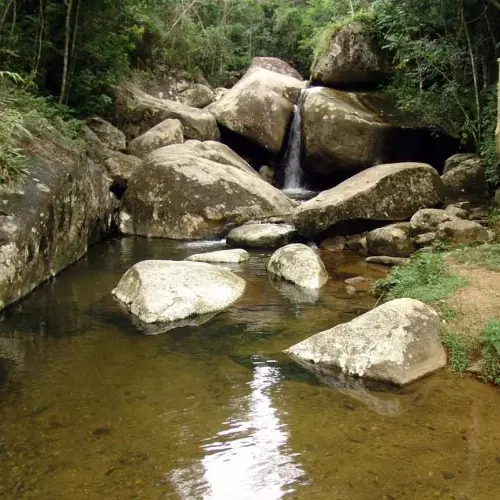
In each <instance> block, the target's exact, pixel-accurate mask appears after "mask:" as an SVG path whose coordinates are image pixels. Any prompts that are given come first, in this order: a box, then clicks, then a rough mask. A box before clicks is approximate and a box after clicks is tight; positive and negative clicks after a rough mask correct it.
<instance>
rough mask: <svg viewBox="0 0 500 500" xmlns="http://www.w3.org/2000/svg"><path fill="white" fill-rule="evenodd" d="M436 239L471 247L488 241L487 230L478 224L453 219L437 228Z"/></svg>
mask: <svg viewBox="0 0 500 500" xmlns="http://www.w3.org/2000/svg"><path fill="white" fill-rule="evenodd" d="M436 238H437V239H439V240H444V241H448V242H450V243H453V244H457V245H471V244H472V243H477V242H485V241H489V240H490V235H489V233H488V230H487V229H486V228H484V227H483V226H482V225H481V224H479V223H478V222H474V221H470V220H462V219H458V218H457V219H454V220H451V221H449V222H443V223H442V224H440V225H439V226H438V228H437V232H436Z"/></svg>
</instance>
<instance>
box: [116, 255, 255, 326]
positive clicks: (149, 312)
mask: <svg viewBox="0 0 500 500" xmlns="http://www.w3.org/2000/svg"><path fill="white" fill-rule="evenodd" d="M245 287H246V283H245V281H244V280H243V279H241V278H240V277H238V276H236V274H234V273H232V272H231V271H228V270H227V269H222V268H221V267H218V266H213V265H211V264H205V263H201V262H176V261H168V260H146V261H143V262H139V263H138V264H136V265H135V266H133V267H131V268H130V269H129V270H128V271H127V272H126V273H125V274H124V275H123V277H122V279H121V280H120V282H119V283H118V285H117V287H116V288H115V289H114V290H113V295H114V296H115V297H116V298H117V299H118V300H120V301H121V302H123V303H124V304H125V306H126V307H127V309H128V310H129V311H130V312H131V313H132V314H133V315H134V316H136V317H137V318H138V319H139V320H140V321H141V322H142V323H145V324H152V323H156V324H158V323H160V324H161V323H170V322H174V321H179V320H183V319H185V318H189V317H193V316H200V315H205V314H211V313H217V312H219V311H222V310H224V309H226V308H227V307H229V306H230V305H231V304H233V303H234V302H236V301H237V300H238V299H239V298H240V297H241V296H242V295H243V292H244V291H245Z"/></svg>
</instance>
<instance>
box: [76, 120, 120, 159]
mask: <svg viewBox="0 0 500 500" xmlns="http://www.w3.org/2000/svg"><path fill="white" fill-rule="evenodd" d="M85 123H86V124H87V126H88V127H89V128H90V129H91V130H92V131H93V132H94V133H95V134H96V135H97V137H99V139H100V140H101V141H102V142H103V144H105V145H106V146H107V147H108V148H109V149H113V150H115V151H124V150H125V149H126V148H127V139H126V138H125V134H124V133H123V132H122V131H121V130H118V129H117V128H116V127H115V126H114V125H111V123H109V122H107V121H106V120H103V119H102V118H99V117H98V116H93V117H91V118H87V119H86V120H85Z"/></svg>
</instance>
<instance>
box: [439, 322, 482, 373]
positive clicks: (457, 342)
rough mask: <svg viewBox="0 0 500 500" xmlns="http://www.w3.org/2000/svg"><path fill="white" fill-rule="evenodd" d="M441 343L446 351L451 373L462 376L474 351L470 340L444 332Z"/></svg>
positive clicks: (463, 336) (456, 334)
mask: <svg viewBox="0 0 500 500" xmlns="http://www.w3.org/2000/svg"><path fill="white" fill-rule="evenodd" d="M441 341H442V342H443V345H444V346H445V347H446V350H447V351H448V360H449V362H450V365H451V369H452V371H454V372H455V373H459V374H463V373H465V370H466V369H467V366H468V365H469V358H470V355H471V353H472V351H473V349H474V342H473V341H472V339H470V338H468V337H466V336H465V335H461V334H458V333H454V332H447V331H444V332H443V333H442V335H441Z"/></svg>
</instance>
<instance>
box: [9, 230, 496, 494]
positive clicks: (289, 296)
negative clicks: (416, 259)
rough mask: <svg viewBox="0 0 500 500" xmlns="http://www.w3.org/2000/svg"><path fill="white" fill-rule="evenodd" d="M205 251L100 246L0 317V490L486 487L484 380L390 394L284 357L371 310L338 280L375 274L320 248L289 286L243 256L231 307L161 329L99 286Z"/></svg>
mask: <svg viewBox="0 0 500 500" xmlns="http://www.w3.org/2000/svg"><path fill="white" fill-rule="evenodd" d="M218 248H224V242H223V241H222V242H209V243H196V244H187V243H182V242H181V243H176V242H167V241H162V240H145V239H133V238H129V239H121V240H113V241H109V242H106V243H103V244H102V245H98V246H96V247H93V248H91V249H90V251H89V254H88V255H87V256H86V258H84V259H82V260H81V261H80V262H78V263H77V264H76V265H74V266H72V267H71V268H69V269H68V270H67V271H65V272H63V273H61V274H60V275H58V276H57V278H56V279H55V280H53V281H52V282H51V283H48V284H46V285H45V286H43V287H40V288H39V289H38V290H36V291H35V292H34V293H33V294H32V295H30V296H29V297H27V298H26V299H25V300H23V301H22V302H20V303H19V304H17V305H15V306H13V307H11V308H9V309H8V310H7V311H5V312H4V313H3V315H2V318H1V321H0V476H1V477H2V481H1V482H0V497H1V498H6V499H16V500H17V499H47V498H50V499H59V498H60V499H66V498H71V499H75V500H79V499H85V500H88V499H91V500H92V499H103V498H106V499H123V498H130V499H132V498H134V499H139V498H140V499H147V500H148V499H153V500H159V499H167V498H168V499H170V498H172V499H198V498H200V499H210V500H212V499H216V500H219V499H220V500H226V499H237V500H239V499H241V500H243V499H245V500H247V499H258V500H260V499H264V500H267V499H280V498H298V499H310V498H314V499H319V500H322V499H328V500H330V499H332V498H335V499H353V498H355V499H361V500H364V499H367V500H368V499H369V500H372V499H376V498H380V499H383V498H386V499H387V498H418V499H428V498H429V499H430V498H470V499H479V500H482V499H491V498H495V495H496V493H497V492H498V491H499V489H500V475H499V474H498V470H499V469H498V468H499V463H500V448H499V445H498V443H500V429H499V427H498V423H497V418H496V415H497V411H498V406H499V405H500V395H499V393H498V391H497V390H496V389H494V388H492V387H489V386H487V385H484V384H480V383H478V382H476V381H474V380H472V379H468V378H462V379H460V378H455V377H452V376H450V375H448V374H447V373H446V372H443V373H440V374H437V375H435V376H432V377H429V378H427V379H425V380H422V381H420V382H417V383H416V384H413V385H412V386H410V387H408V388H405V389H402V390H400V389H393V388H388V387H386V386H382V385H380V384H372V383H367V382H363V381H361V380H359V379H353V378H349V377H345V376H343V375H341V374H338V373H329V374H326V373H324V372H321V373H320V372H314V371H311V370H308V369H305V368H303V367H301V366H299V365H298V364H296V363H294V362H292V360H290V359H289V358H288V357H287V356H286V355H285V354H283V350H284V349H286V348H288V347H290V346H291V345H293V344H295V343H296V342H299V341H301V340H303V339H305V338H307V337H308V336H310V335H311V334H314V333H317V332H319V331H322V330H324V329H327V328H330V327H332V326H334V325H336V324H338V323H341V322H345V321H349V320H350V319H352V318H353V317H355V316H356V315H359V314H361V313H363V312H364V311H366V310H368V309H370V308H371V307H372V306H373V305H374V298H373V297H371V296H370V295H369V294H368V293H367V292H359V293H357V294H355V295H349V294H348V293H347V291H346V287H345V284H344V282H343V280H344V279H345V278H347V277H352V276H356V275H359V274H362V275H364V276H366V277H368V278H369V279H375V278H377V277H379V276H382V275H383V273H384V271H383V270H381V269H380V268H378V267H372V266H367V265H366V264H365V263H364V261H363V260H362V259H359V258H358V257H357V256H354V255H352V256H351V255H348V254H345V255H343V256H338V255H334V254H328V253H325V252H323V253H322V257H323V259H324V261H325V263H326V266H327V269H328V271H329V274H330V276H331V280H330V281H329V282H328V284H327V285H326V286H325V287H324V289H322V290H321V291H320V292H319V293H318V294H317V295H314V296H313V297H308V296H307V297H304V296H303V295H302V294H298V295H297V290H296V289H292V290H290V289H289V287H283V286H280V285H279V284H278V286H276V283H274V282H271V281H270V280H269V279H268V277H267V275H266V272H265V264H266V260H267V258H268V256H269V254H266V253H260V252H254V253H252V256H251V260H250V262H249V263H248V264H246V265H245V266H241V268H238V269H236V270H235V272H237V273H238V274H239V275H240V276H242V277H243V278H244V279H245V280H246V281H247V290H246V292H245V295H244V296H243V297H242V298H241V299H240V300H239V301H238V302H237V303H236V304H234V305H233V306H232V307H230V308H229V309H228V310H226V311H224V312H222V313H220V314H218V315H216V316H215V317H213V318H211V319H210V320H209V321H207V322H206V323H204V324H202V325H198V326H184V327H182V328H177V329H175V330H171V331H169V332H166V333H164V334H161V335H143V334H142V333H141V331H140V330H139V329H138V328H137V326H136V325H134V323H133V321H131V319H130V318H129V317H128V316H127V315H124V314H123V312H122V311H120V308H119V306H118V304H117V303H116V302H115V301H114V299H113V298H112V297H111V295H110V291H111V290H112V289H113V288H114V287H115V286H116V284H117V282H118V280H119V279H120V277H121V276H122V274H123V273H124V272H125V271H126V270H127V269H128V268H129V267H130V266H131V265H132V264H134V263H135V262H138V261H140V260H145V259H165V258H173V259H182V258H185V257H186V256H188V255H191V254H192V253H198V252H200V251H204V250H214V249H218ZM306 295H307V294H306Z"/></svg>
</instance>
